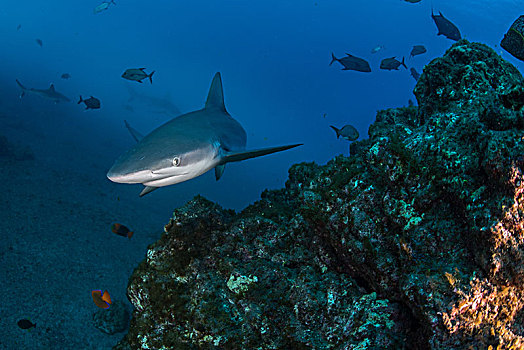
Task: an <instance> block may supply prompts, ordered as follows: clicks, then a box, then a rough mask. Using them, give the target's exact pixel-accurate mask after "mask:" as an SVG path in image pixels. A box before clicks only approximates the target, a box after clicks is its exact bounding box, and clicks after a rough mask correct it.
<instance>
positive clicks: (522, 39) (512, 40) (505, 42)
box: [500, 15, 524, 61]
mask: <svg viewBox="0 0 524 350" xmlns="http://www.w3.org/2000/svg"><path fill="white" fill-rule="evenodd" d="M500 47H501V48H503V49H504V50H506V51H507V52H509V53H510V54H511V55H512V56H513V57H515V58H517V59H519V60H521V61H524V15H521V16H520V17H519V18H517V19H516V20H515V21H514V22H513V23H512V24H511V27H510V28H509V29H508V31H507V33H506V34H504V37H503V38H502V40H501V41H500Z"/></svg>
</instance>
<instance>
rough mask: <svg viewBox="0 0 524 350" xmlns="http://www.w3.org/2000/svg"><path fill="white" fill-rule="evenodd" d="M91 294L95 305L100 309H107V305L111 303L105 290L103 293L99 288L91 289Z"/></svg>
mask: <svg viewBox="0 0 524 350" xmlns="http://www.w3.org/2000/svg"><path fill="white" fill-rule="evenodd" d="M91 296H92V297H93V301H94V303H95V305H96V306H98V307H99V308H101V309H107V308H109V305H110V304H112V303H113V302H112V301H111V296H110V295H109V293H108V292H107V290H106V291H104V293H102V291H101V290H93V291H91Z"/></svg>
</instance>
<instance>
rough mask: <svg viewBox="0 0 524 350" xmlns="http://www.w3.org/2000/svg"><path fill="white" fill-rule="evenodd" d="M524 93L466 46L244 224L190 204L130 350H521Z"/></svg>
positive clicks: (142, 284)
mask: <svg viewBox="0 0 524 350" xmlns="http://www.w3.org/2000/svg"><path fill="white" fill-rule="evenodd" d="M522 86H523V78H522V76H521V75H520V73H519V72H518V71H517V70H516V69H515V68H514V67H513V66H511V65H510V64H509V63H507V62H505V61H503V60H502V59H501V58H500V57H499V56H497V55H496V53H495V52H494V51H493V50H491V49H490V48H488V47H487V46H485V45H482V44H476V43H469V42H467V41H465V40H461V41H459V42H457V43H456V44H454V45H453V46H452V47H451V48H450V49H449V50H448V51H447V52H446V54H445V55H444V57H442V58H437V59H435V60H433V61H432V62H431V63H430V64H428V65H427V66H426V68H425V69H424V72H423V73H422V75H421V77H420V79H419V81H418V83H417V85H416V88H415V91H414V93H415V95H416V97H417V101H418V105H419V107H418V108H417V107H408V108H398V109H390V110H384V111H380V112H379V113H378V115H377V118H376V121H375V123H373V124H372V125H371V126H370V128H369V139H367V140H363V141H359V142H355V143H353V144H352V145H351V154H352V156H351V157H349V158H348V157H343V156H339V157H336V158H335V159H333V160H332V161H330V162H329V163H328V164H327V165H324V166H319V165H316V164H314V163H303V164H297V165H294V166H293V167H292V168H291V169H290V170H289V180H288V181H287V183H286V187H285V188H284V189H281V190H276V191H265V192H264V193H263V194H262V199H261V200H260V201H258V202H256V203H254V204H253V205H251V206H249V207H247V208H246V209H245V210H244V211H243V212H241V213H239V214H236V213H234V212H232V211H228V210H224V209H222V208H220V207H219V206H218V205H216V204H214V203H211V202H209V201H207V200H205V199H203V198H201V197H197V198H195V199H194V200H192V201H191V202H189V203H188V204H187V205H185V206H184V207H182V208H180V209H177V210H176V211H175V212H174V214H173V218H172V219H171V220H170V222H169V223H168V224H167V225H166V227H165V232H166V233H165V235H163V237H162V238H161V239H160V240H159V241H158V242H156V243H154V244H153V245H151V246H150V247H149V249H148V252H147V257H146V259H145V260H144V261H143V262H142V263H141V264H140V265H139V266H138V267H137V269H136V270H135V272H134V273H133V275H132V277H131V279H130V281H129V286H128V297H129V299H130V300H131V302H132V303H133V304H134V306H135V311H134V315H133V319H132V321H131V327H130V330H129V333H128V334H127V336H126V337H125V338H124V339H123V340H122V342H121V343H120V344H119V345H118V346H116V347H115V348H130V349H140V348H143V349H161V348H164V349H200V348H201V349H213V348H216V349H219V348H220V349H395V348H397V349H401V348H404V349H470V348H478V349H497V348H500V349H503V348H504V349H508V348H515V349H516V348H522V347H523V346H524V338H523V336H524V334H523V333H524V328H523V327H524V311H523V310H522V307H523V304H524V298H523V297H524V295H523V294H524V261H523V259H524V202H523V200H524V181H523V180H524V176H523V171H524V140H523V136H524V112H523V110H522V100H520V99H519V98H516V99H515V98H513V97H512V96H515V94H518V93H519V92H518V91H522Z"/></svg>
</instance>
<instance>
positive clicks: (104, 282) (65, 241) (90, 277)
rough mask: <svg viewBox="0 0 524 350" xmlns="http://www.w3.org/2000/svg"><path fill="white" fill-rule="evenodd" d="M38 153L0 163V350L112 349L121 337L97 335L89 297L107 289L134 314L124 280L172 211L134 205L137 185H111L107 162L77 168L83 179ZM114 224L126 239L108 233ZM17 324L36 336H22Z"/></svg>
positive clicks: (145, 204) (148, 202) (144, 203)
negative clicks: (23, 322)
mask: <svg viewBox="0 0 524 350" xmlns="http://www.w3.org/2000/svg"><path fill="white" fill-rule="evenodd" d="M32 147H34V146H32ZM35 153H37V156H36V160H31V161H18V162H16V161H10V160H5V159H4V160H2V159H0V181H1V183H2V188H3V189H2V191H1V192H0V208H1V210H0V234H1V238H2V239H1V243H0V266H1V268H0V281H2V282H1V285H2V286H3V300H2V303H1V304H0V310H1V312H0V313H1V317H0V349H16V350H18V349H31V350H34V349H48V350H49V349H111V347H112V346H113V345H115V344H116V343H117V342H118V341H119V340H120V339H121V338H122V336H123V335H124V333H118V334H114V335H108V334H104V333H102V332H100V331H99V330H98V329H97V328H95V326H94V323H93V320H92V317H93V314H94V313H95V312H96V311H98V308H97V307H96V306H95V305H94V303H93V301H92V299H91V290H93V289H102V290H104V289H107V290H108V291H109V293H110V294H111V296H112V298H113V300H120V301H124V302H125V303H127V304H128V306H129V310H130V311H131V310H132V306H131V304H130V303H129V302H128V300H127V297H126V294H125V293H126V287H127V281H128V278H129V276H130V275H131V273H132V271H133V269H134V268H135V267H136V266H137V264H138V263H139V262H140V261H141V260H142V259H143V258H144V256H145V253H146V249H147V246H148V245H149V244H151V243H153V242H155V241H156V240H157V239H158V237H160V235H161V233H162V229H163V225H164V224H165V223H167V221H168V220H169V211H167V210H166V208H164V209H158V208H155V207H154V206H152V205H151V203H152V200H150V199H146V200H143V199H139V198H138V192H137V191H139V190H140V189H139V188H138V187H136V186H129V188H128V187H127V186H125V185H118V184H113V183H111V182H109V181H108V180H107V179H106V178H105V171H106V169H105V168H104V166H105V163H104V166H101V165H100V167H99V168H97V167H96V165H94V166H92V167H91V166H90V165H89V164H85V161H84V165H86V166H85V167H84V170H81V169H79V168H78V167H77V168H75V167H74V166H71V167H67V166H65V165H66V164H67V162H64V159H52V157H47V158H46V156H41V155H39V154H38V152H35ZM88 158H89V157H86V158H85V159H88ZM90 161H92V162H93V164H96V159H94V158H93V157H91V160H90ZM57 164H58V165H57ZM60 164H61V165H62V166H60ZM85 169H89V171H85ZM87 172H89V174H88V173H87ZM131 187H132V188H131ZM113 222H119V223H122V224H125V225H127V226H128V227H130V228H131V229H132V230H134V232H135V234H134V236H133V238H132V239H130V240H128V239H127V238H124V237H120V236H118V235H115V234H113V233H111V228H110V227H111V224H112V223H113ZM22 318H29V319H30V320H31V321H33V322H34V323H36V325H37V326H36V328H34V329H31V330H23V329H20V328H19V327H18V326H17V321H18V320H20V319H22Z"/></svg>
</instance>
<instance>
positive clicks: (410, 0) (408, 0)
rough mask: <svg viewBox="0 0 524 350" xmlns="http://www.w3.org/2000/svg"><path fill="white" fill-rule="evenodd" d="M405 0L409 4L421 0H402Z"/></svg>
mask: <svg viewBox="0 0 524 350" xmlns="http://www.w3.org/2000/svg"><path fill="white" fill-rule="evenodd" d="M404 1H405V2H409V3H411V4H416V3H417V2H421V1H422V0H404Z"/></svg>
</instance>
